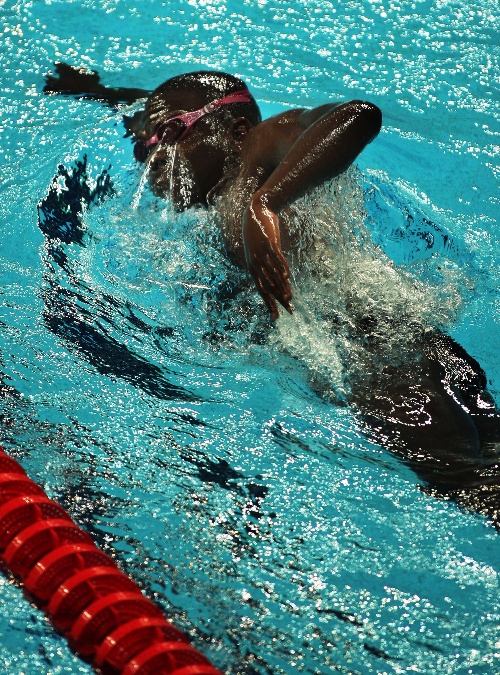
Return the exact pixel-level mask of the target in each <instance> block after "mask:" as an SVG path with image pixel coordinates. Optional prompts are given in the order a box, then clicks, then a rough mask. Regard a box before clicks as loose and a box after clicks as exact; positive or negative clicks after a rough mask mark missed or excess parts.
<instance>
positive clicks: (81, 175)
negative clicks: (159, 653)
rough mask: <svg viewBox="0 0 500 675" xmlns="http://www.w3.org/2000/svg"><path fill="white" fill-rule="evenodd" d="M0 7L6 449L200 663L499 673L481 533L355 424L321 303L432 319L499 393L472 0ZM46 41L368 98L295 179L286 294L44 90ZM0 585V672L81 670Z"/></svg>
mask: <svg viewBox="0 0 500 675" xmlns="http://www.w3.org/2000/svg"><path fill="white" fill-rule="evenodd" d="M0 11H1V13H2V17H3V18H4V22H3V23H4V33H3V40H2V42H1V43H0V66H1V70H2V91H1V94H0V127H1V130H2V136H1V137H2V142H1V149H0V157H1V168H0V172H1V173H0V186H1V202H0V214H1V227H2V237H1V241H0V251H1V253H0V256H1V268H0V269H1V275H2V277H1V293H2V296H3V297H2V305H1V310H0V321H1V326H2V331H1V343H0V344H1V352H0V354H1V359H0V367H1V371H2V376H3V377H2V386H1V392H2V398H1V410H0V415H1V420H2V435H1V442H2V444H3V445H4V447H5V449H6V450H7V451H8V452H10V453H11V454H12V455H13V456H15V457H16V458H17V459H18V460H19V461H20V462H21V463H22V464H23V466H24V467H25V469H26V470H27V472H28V473H29V475H30V476H31V477H32V478H34V479H35V480H37V481H38V482H39V483H41V484H42V485H43V487H44V488H45V490H46V491H47V492H48V493H49V495H50V496H51V497H52V498H54V499H56V500H58V501H59V502H60V503H61V504H62V505H63V506H64V507H65V508H67V509H68V510H69V511H70V513H71V515H72V516H73V518H74V519H75V520H76V522H77V523H78V524H79V525H81V526H82V527H84V528H86V529H87V530H88V531H89V532H90V533H91V534H92V535H93V536H94V538H95V540H96V542H97V543H98V545H99V546H101V547H103V548H104V549H105V550H106V551H107V552H109V553H110V554H111V555H113V556H114V557H116V558H117V560H118V561H119V565H120V566H121V568H122V569H124V570H125V571H126V572H127V573H129V574H130V575H131V576H132V577H133V578H134V579H135V580H136V581H137V582H138V583H139V584H140V585H141V587H142V588H143V589H144V591H145V592H146V593H147V594H148V596H149V597H151V598H153V599H155V600H156V601H157V602H158V603H159V605H160V606H161V607H162V608H163V609H164V610H165V612H166V614H167V616H169V618H171V619H172V621H173V622H174V623H175V624H176V625H177V626H178V627H179V628H180V629H181V630H183V631H184V632H186V633H187V634H188V635H189V636H190V638H191V640H192V641H193V644H194V645H195V646H196V647H197V648H198V649H199V650H200V651H202V652H203V653H205V654H206V655H207V656H208V657H209V658H210V659H211V661H212V662H213V663H214V665H216V666H217V667H218V668H219V669H220V670H221V671H223V672H225V673H228V674H232V675H236V674H241V675H251V674H258V675H263V674H267V673H274V674H283V675H291V674H293V673H309V674H313V673H314V674H318V675H326V674H327V673H330V672H341V673H356V674H358V673H362V674H365V673H406V672H416V673H437V672H438V673H443V674H446V673H449V674H453V675H455V674H461V673H464V674H465V673H472V674H474V675H476V674H480V673H484V674H485V675H486V674H488V675H490V674H491V673H493V672H496V671H498V669H499V666H498V664H499V656H500V632H499V625H500V611H499V601H498V596H499V594H498V590H499V589H498V573H499V567H500V543H499V539H498V533H497V532H496V531H495V530H494V528H493V527H492V526H491V524H489V523H488V522H487V520H486V519H485V518H484V517H482V516H479V515H477V514H473V513H470V512H466V511H464V510H461V509H460V508H459V507H458V506H457V505H456V504H454V503H453V502H450V501H444V500H436V499H434V498H432V497H430V496H428V495H426V494H425V493H424V492H423V491H422V490H421V489H420V485H421V482H420V481H419V479H418V478H417V477H416V476H415V474H414V473H413V472H412V471H411V470H410V469H409V468H407V467H406V466H405V465H404V464H402V463H401V462H400V461H399V460H398V459H397V458H396V457H395V456H394V455H393V454H392V453H391V452H390V451H389V450H388V449H387V448H384V447H382V446H381V445H379V443H378V442H377V439H376V438H374V437H373V436H372V435H371V434H370V433H369V431H368V430H367V429H366V428H365V427H364V426H363V425H362V424H361V423H360V421H359V419H358V417H357V416H356V414H355V411H354V410H353V409H352V408H351V407H350V406H349V405H346V396H345V372H344V370H343V369H344V368H345V357H346V354H352V355H353V356H352V365H351V367H352V369H353V371H354V370H356V367H357V366H359V365H360V364H361V363H363V361H362V359H363V354H362V353H361V352H360V351H356V350H355V348H354V347H355V346H354V345H352V344H350V343H349V341H348V340H347V337H346V336H344V335H342V334H341V333H334V332H332V331H331V329H330V330H329V329H328V324H327V322H326V320H325V317H328V316H330V317H331V316H332V314H335V312H338V311H339V304H338V303H337V302H336V298H337V297H339V296H338V295H336V294H340V295H341V294H342V293H347V292H348V291H349V290H351V291H352V290H353V289H354V290H356V292H357V293H358V294H361V291H363V292H364V296H363V297H365V299H366V301H367V302H368V301H370V302H372V301H373V302H375V300H374V298H376V303H379V304H378V305H377V307H378V309H379V310H380V312H381V313H382V312H383V311H389V309H390V311H391V312H393V315H397V314H398V313H400V312H403V311H404V312H405V316H408V317H410V318H411V319H412V320H418V321H421V322H424V323H425V322H427V321H429V322H431V321H434V322H435V323H437V324H438V325H440V326H441V327H442V328H443V329H445V330H446V331H447V332H449V333H450V334H451V335H452V336H453V337H454V338H455V339H456V340H457V341H458V342H459V343H460V344H462V345H463V346H464V347H465V348H466V349H467V351H468V352H469V353H470V354H471V355H472V356H474V357H475V358H476V359H477V360H478V361H479V362H480V363H481V365H482V366H483V368H484V369H485V371H486V373H487V376H488V384H489V390H490V391H491V393H492V394H493V396H494V397H495V399H496V401H497V403H499V402H500V358H499V356H498V354H499V353H500V352H499V348H500V337H499V336H500V331H499V330H498V328H499V323H500V315H499V307H500V295H499V291H498V287H499V276H500V275H499V271H498V270H499V269H500V266H499V254H498V251H499V250H500V248H499V246H498V244H499V241H498V239H499V236H498V227H497V225H498V222H497V220H498V210H499V195H498V178H499V168H498V153H499V142H498V138H499V133H500V130H499V126H498V118H499V107H500V103H499V99H498V79H495V78H497V77H498V66H499V63H498V61H499V51H500V49H499V46H498V40H497V38H496V36H497V34H498V28H499V26H498V24H499V21H498V11H497V6H496V3H495V2H493V1H492V0H481V2H479V1H478V0H473V1H472V2H470V1H469V2H465V0H456V1H455V2H446V1H444V0H443V1H442V2H434V3H431V2H428V1H427V0H423V1H421V2H419V1H415V2H405V3H404V2H397V1H396V0H393V2H392V3H387V2H384V1H383V0H380V1H371V2H369V1H368V0H364V1H354V0H353V1H351V2H344V3H342V4H340V3H339V4H337V3H331V2H325V1H321V0H319V1H318V0H316V1H315V2H313V1H312V0H298V1H297V0H294V1H293V2H292V1H291V0H282V1H280V2H277V1H273V0H269V1H267V0H246V1H242V2H231V0H226V1H224V2H223V1H215V0H213V1H212V0H189V1H188V2H181V1H180V0H177V1H176V2H158V1H156V0H155V1H152V2H148V3H142V4H139V5H137V3H132V2H130V0H102V1H101V2H90V1H85V0H84V1H83V2H82V1H81V0H80V1H79V2H76V1H75V2H71V1H70V0H64V1H62V0H61V1H56V0H46V2H45V3H43V4H42V3H37V2H31V1H27V0H25V1H19V2H11V1H9V0H3V1H2V0H0ZM59 60H61V61H67V62H69V63H72V64H74V65H82V66H85V67H87V68H89V69H98V70H99V72H100V74H101V76H102V78H103V81H104V83H106V84H109V85H115V86H140V87H144V88H154V87H155V86H157V85H158V84H159V83H160V82H161V81H163V80H164V79H166V78H167V77H170V76H172V75H175V74H177V73H179V72H187V71H189V70H195V69H198V68H217V69H222V70H226V71H228V72H232V73H234V74H236V75H238V76H240V77H242V78H243V79H244V80H245V81H246V82H247V83H248V85H249V87H250V88H251V90H252V92H253V93H254V95H255V96H256V98H257V100H258V101H259V103H261V108H262V111H263V114H264V116H268V115H270V114H273V113H275V112H278V111H281V110H284V109H286V108H288V107H292V106H297V105H300V106H306V107H309V106H315V105H319V104H320V103H323V102H325V101H326V100H334V101H335V100H343V99H348V98H366V99H368V100H370V101H372V102H374V103H376V104H377V105H379V106H380V107H381V108H382V110H383V113H384V128H383V131H382V132H381V134H380V136H379V137H378V138H377V139H376V140H375V141H374V142H373V143H372V144H371V145H370V146H369V147H368V148H367V149H366V150H365V151H364V152H363V154H362V155H361V156H360V158H359V161H358V162H357V167H356V168H353V169H352V170H351V171H349V172H348V173H347V174H346V175H344V176H342V177H340V178H339V180H338V181H335V182H334V184H332V185H331V186H327V187H326V188H325V189H324V190H323V191H321V190H320V191H319V192H318V193H317V194H316V195H314V197H315V204H317V205H316V206H315V207H314V208H312V207H311V202H309V201H307V199H306V200H303V201H302V202H300V203H298V204H297V205H296V209H297V210H298V211H299V212H300V213H302V214H305V216H307V217H305V222H306V225H307V227H310V228H312V229H314V230H315V234H316V235H318V236H321V237H324V238H326V239H327V240H328V241H329V243H330V244H334V246H333V248H334V250H335V251H336V253H335V254H332V255H331V256H330V257H329V256H328V255H323V252H321V255H320V254H318V255H316V256H313V257H310V256H309V257H308V258H307V259H306V260H303V261H302V262H303V264H302V266H300V265H299V267H298V268H297V270H294V272H293V274H294V277H293V281H294V289H295V304H296V313H295V314H294V316H293V317H285V316H283V317H282V318H280V320H279V321H278V322H277V324H276V325H275V326H270V324H269V321H268V319H267V316H266V312H265V311H264V308H263V307H262V304H261V302H260V299H259V297H258V296H257V294H256V293H255V292H254V291H253V288H252V286H251V285H250V284H249V283H248V279H247V277H246V275H245V274H244V273H242V272H240V271H238V270H235V269H233V268H231V266H230V265H229V263H228V262H227V260H226V259H225V257H224V255H223V253H222V252H221V248H220V241H219V239H218V235H217V230H216V226H215V224H214V216H213V214H211V213H207V212H205V211H203V210H201V209H194V210H192V211H190V212H189V213H185V214H183V215H181V216H179V215H176V214H174V213H173V211H172V209H171V207H170V205H169V204H168V202H161V201H158V200H156V199H155V198H154V197H153V196H152V195H151V194H150V193H149V191H148V189H147V186H146V185H145V181H144V177H143V176H142V175H141V173H140V170H139V169H138V167H137V166H136V164H135V163H134V161H133V158H132V152H131V145H130V142H129V140H128V139H124V138H123V133H124V129H123V126H122V124H121V118H122V114H123V112H124V110H120V111H116V110H111V109H109V108H106V107H104V106H101V105H100V104H98V103H95V102H90V101H81V100H80V101H76V100H73V99H66V98H63V97H57V96H52V97H47V96H44V95H43V94H42V93H41V91H42V87H43V82H44V80H43V77H44V75H45V74H46V73H47V72H48V71H49V70H50V69H51V66H52V64H53V62H54V61H59ZM135 109H137V106H132V107H131V108H130V109H129V110H127V112H131V111H133V110H135ZM68 185H70V187H71V189H70V190H68V189H67V187H68ZM76 197H78V198H77V199H76ZM75 200H76V201H75ZM318 266H319V268H320V271H321V272H322V273H323V272H324V274H323V276H321V279H322V281H321V283H320V284H318V283H315V282H314V279H315V277H314V269H318ZM332 270H334V271H337V272H338V275H337V276H335V274H331V272H332ZM399 337H400V336H399ZM396 338H398V336H395V335H391V336H389V338H388V341H390V340H396ZM393 344H394V345H396V342H394V343H393ZM397 344H399V343H397ZM350 350H352V351H350ZM0 587H1V593H0V672H15V673H25V674H26V675H35V674H37V675H38V674H40V673H44V674H47V675H55V674H56V673H57V674H59V673H90V672H91V667H90V666H89V665H88V664H86V663H83V662H81V661H79V659H78V658H77V657H76V656H75V655H73V654H72V653H71V652H70V650H69V648H68V647H67V644H66V642H65V640H64V639H63V638H62V637H61V636H59V635H58V634H56V633H55V632H54V631H53V630H52V628H51V626H50V624H49V623H48V622H47V620H46V619H45V617H44V615H43V614H42V613H41V612H39V611H38V610H37V609H36V608H34V607H32V606H31V605H30V604H29V603H28V602H27V601H26V598H25V597H24V596H23V593H22V590H21V589H20V588H19V587H18V586H17V585H16V584H15V583H13V582H12V581H11V580H10V579H9V577H8V576H1V577H0Z"/></svg>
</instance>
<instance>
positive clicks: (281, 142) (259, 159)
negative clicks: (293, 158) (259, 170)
mask: <svg viewBox="0 0 500 675" xmlns="http://www.w3.org/2000/svg"><path fill="white" fill-rule="evenodd" d="M339 105H342V104H341V103H340V102H339V103H326V104H325V105H321V106H318V107H316V108H293V109H291V110H285V111H284V112H281V113H278V114H276V115H273V116H272V117H268V118H267V119H265V120H263V121H262V122H260V123H259V124H257V125H256V126H254V127H252V128H251V129H250V131H249V133H248V136H247V141H246V143H245V153H244V159H245V155H246V159H247V161H248V162H249V163H251V164H254V165H258V166H261V167H264V169H266V170H267V171H268V172H270V171H272V170H273V169H274V168H275V167H276V166H277V165H278V164H279V163H280V162H281V161H282V160H283V158H284V157H285V155H286V154H287V152H288V151H289V150H290V148H291V146H292V145H293V144H294V143H295V141H296V140H297V139H298V138H299V137H300V136H301V134H302V133H303V132H304V131H305V130H306V129H308V128H309V127H310V126H311V125H313V124H314V123H315V122H317V121H318V120H319V119H320V118H321V117H323V116H324V115H325V114H328V112H330V111H331V110H333V109H334V108H336V107H338V106H339Z"/></svg>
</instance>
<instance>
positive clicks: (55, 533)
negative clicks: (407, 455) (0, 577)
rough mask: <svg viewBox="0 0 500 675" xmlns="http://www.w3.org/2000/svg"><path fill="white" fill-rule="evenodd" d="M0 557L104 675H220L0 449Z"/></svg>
mask: <svg viewBox="0 0 500 675" xmlns="http://www.w3.org/2000/svg"><path fill="white" fill-rule="evenodd" d="M0 559H1V563H2V564H3V565H4V566H5V567H7V568H8V569H9V570H10V571H11V572H12V574H14V576H16V577H17V578H18V579H20V580H21V581H22V583H23V584H24V587H25V588H26V590H27V591H28V592H29V594H30V595H31V596H32V598H33V599H34V601H35V603H36V604H37V605H38V606H39V607H40V608H41V609H43V610H44V612H45V613H46V614H47V615H48V617H49V618H50V620H51V621H52V623H53V625H54V626H55V627H56V628H57V629H58V630H59V631H60V632H61V633H63V634H64V635H65V636H66V638H67V639H68V642H69V644H70V646H71V648H72V649H73V650H74V651H75V652H76V653H77V654H78V655H79V656H81V657H82V658H84V659H85V660H87V661H90V662H91V663H92V665H93V667H94V668H95V669H96V671H97V672H98V673H102V674H103V675H222V673H221V672H220V671H219V670H217V669H216V668H215V667H214V666H212V665H211V664H210V662H209V661H208V659H206V658H205V657H204V656H203V655H202V654H201V653H200V652H199V651H197V650H196V649H195V648H194V647H192V646H191V645H190V644H189V642H188V639H187V637H186V636H185V635H184V634H183V633H181V632H180V631H179V630H178V629H177V628H176V627H175V626H174V625H173V624H172V623H170V621H168V620H167V619H166V617H165V616H164V614H163V612H162V610H161V609H160V608H159V607H158V606H157V605H156V604H154V603H153V602H152V601H151V600H149V599H148V598H146V597H145V596H144V594H143V593H142V591H141V589H140V588H139V587H138V586H137V585H136V583H135V582H134V581H132V579H130V578H129V577H128V576H127V575H126V574H124V573H123V572H121V571H120V570H119V569H118V567H117V565H116V563H115V562H114V560H113V559H112V558H111V557H110V556H108V555H107V554H106V553H104V551H101V550H100V549H99V548H97V546H96V545H95V544H94V542H93V540H92V538H91V537H90V535H88V534H87V533H86V532H85V531H84V530H82V529H81V528H80V527H78V525H76V524H75V523H74V522H73V520H72V519H71V516H70V515H69V514H68V512H67V511H65V509H63V508H62V506H60V505H59V504H57V503H56V502H54V501H52V500H51V499H49V497H48V496H47V494H46V493H45V491H44V490H43V489H42V488H41V487H40V485H38V484H37V483H35V482H34V481H33V480H31V479H30V478H29V477H28V476H27V475H26V472H25V471H24V469H23V468H22V466H21V465H20V464H19V463H18V462H17V461H16V460H14V459H13V458H12V457H10V456H9V455H8V454H7V453H6V452H5V451H4V450H3V449H2V448H1V447H0Z"/></svg>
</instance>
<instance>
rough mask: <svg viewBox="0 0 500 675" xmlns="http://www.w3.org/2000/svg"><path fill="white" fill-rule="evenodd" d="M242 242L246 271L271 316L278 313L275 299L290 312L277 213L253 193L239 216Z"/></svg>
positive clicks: (275, 316)
mask: <svg viewBox="0 0 500 675" xmlns="http://www.w3.org/2000/svg"><path fill="white" fill-rule="evenodd" d="M243 244H244V247H245V258H246V262H247V266H248V270H249V272H250V274H251V275H252V277H253V280H254V281H255V284H256V285H257V290H258V291H259V293H260V294H261V296H262V298H263V300H264V302H265V303H266V305H267V308H268V309H269V312H270V313H271V317H272V318H273V319H277V318H278V316H279V313H278V305H277V304H276V301H278V302H279V303H280V304H281V305H283V307H284V308H285V309H286V310H287V312H290V314H291V313H292V312H293V309H292V306H291V304H290V301H291V299H292V290H291V287H290V282H289V277H290V270H289V268H288V263H287V261H286V259H285V256H284V255H283V253H282V251H281V244H280V229H279V220H278V216H277V215H276V213H274V211H272V210H271V209H270V208H269V207H268V206H267V205H266V201H265V197H259V196H258V195H257V194H255V195H253V197H252V199H251V201H250V204H249V205H248V206H247V208H246V210H245V213H244V215H243Z"/></svg>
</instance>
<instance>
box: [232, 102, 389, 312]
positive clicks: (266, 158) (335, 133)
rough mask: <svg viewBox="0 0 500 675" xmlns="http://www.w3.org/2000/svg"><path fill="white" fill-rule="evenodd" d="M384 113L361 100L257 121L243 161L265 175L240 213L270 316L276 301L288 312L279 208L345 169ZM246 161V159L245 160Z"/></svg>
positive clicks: (248, 252)
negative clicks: (261, 170)
mask: <svg viewBox="0 0 500 675" xmlns="http://www.w3.org/2000/svg"><path fill="white" fill-rule="evenodd" d="M381 124H382V113H381V112H380V110H379V108H377V106H375V105H373V104H371V103H368V102H365V101H350V102H348V103H343V104H330V105H325V106H320V107H319V108H314V109H313V110H308V111H304V110H294V111H290V112H287V113H283V114H282V115H278V116H276V117H274V118H271V119H269V120H266V121H265V122H263V123H261V124H260V125H258V134H255V142H253V143H252V144H250V143H249V144H248V147H250V148H251V151H250V155H251V156H249V157H248V158H247V161H246V162H245V161H244V162H243V165H244V166H245V165H246V166H247V167H250V168H249V169H248V170H249V173H252V172H253V171H255V167H261V168H262V169H263V170H264V172H265V175H266V176H267V178H266V179H265V181H264V182H263V184H262V185H261V187H260V188H259V189H258V190H257V191H256V192H255V193H254V194H253V196H252V198H251V200H250V203H249V204H248V206H247V208H246V211H245V213H244V216H243V243H244V247H245V256H246V262H247V266H248V269H249V271H250V273H251V275H252V277H253V279H254V281H255V283H256V285H257V289H258V291H259V293H260V294H261V296H262V298H263V299H264V301H265V303H266V305H267V307H268V309H269V311H270V313H271V316H272V317H273V318H277V316H278V308H277V304H276V301H278V302H279V303H280V304H281V305H283V307H284V308H285V309H287V311H289V312H291V311H292V308H291V304H290V302H291V298H292V292H291V288H290V282H289V269H288V264H287V262H286V260H285V257H284V255H283V253H282V251H281V245H280V230H279V212H280V210H281V209H282V208H283V207H284V206H285V205H286V204H288V203H290V202H291V201H292V200H294V199H296V198H297V197H300V196H301V195H303V194H304V193H305V192H307V191H308V190H309V189H310V188H312V187H315V186H317V185H319V184H321V183H323V182H324V181H327V180H330V179H332V178H334V177H335V176H337V175H339V174H340V173H342V172H343V171H345V170H346V169H347V168H348V167H349V166H350V165H351V164H352V162H353V161H354V160H355V159H356V157H357V156H358V155H359V153H360V152H361V151H362V150H363V148H364V147H365V146H366V145H367V144H368V143H370V142H371V141H372V140H373V139H374V138H375V137H376V136H377V134H378V133H379V131H380V128H381ZM244 159H245V158H244Z"/></svg>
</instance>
